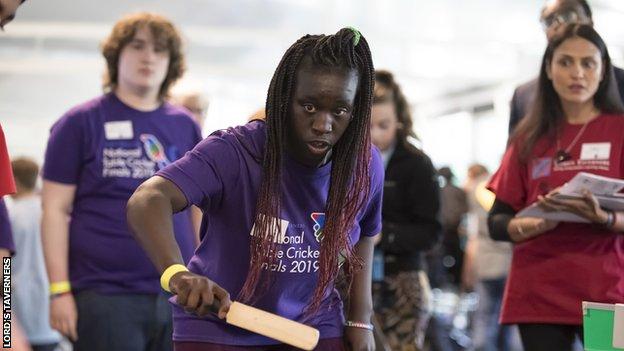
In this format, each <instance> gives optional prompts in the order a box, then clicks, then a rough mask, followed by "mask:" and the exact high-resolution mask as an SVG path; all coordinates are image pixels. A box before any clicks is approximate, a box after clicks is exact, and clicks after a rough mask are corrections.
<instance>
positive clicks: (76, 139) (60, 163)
mask: <svg viewBox="0 0 624 351" xmlns="http://www.w3.org/2000/svg"><path fill="white" fill-rule="evenodd" d="M79 117H82V116H78V115H66V116H64V117H62V118H61V119H60V120H59V121H58V122H56V123H55V124H54V125H53V126H52V129H51V130H50V138H49V139H48V146H47V148H46V153H45V159H44V163H43V178H44V179H46V180H51V181H55V182H59V183H65V184H76V183H78V180H79V178H80V171H81V168H82V149H83V145H84V143H83V141H84V135H83V131H82V128H81V125H80V124H79V122H80V120H81V118H79Z"/></svg>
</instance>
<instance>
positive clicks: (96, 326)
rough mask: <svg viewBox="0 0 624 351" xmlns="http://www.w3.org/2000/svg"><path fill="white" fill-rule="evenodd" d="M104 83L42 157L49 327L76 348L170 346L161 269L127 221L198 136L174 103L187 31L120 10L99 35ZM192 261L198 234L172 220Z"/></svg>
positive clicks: (65, 121) (58, 128)
mask: <svg viewBox="0 0 624 351" xmlns="http://www.w3.org/2000/svg"><path fill="white" fill-rule="evenodd" d="M102 54H103V56H104V58H105V59H106V64H107V72H106V74H105V81H104V88H105V94H103V95H101V96H98V97H96V98H94V99H92V100H90V101H87V102H85V103H83V104H80V105H79V106H76V107H74V108H72V109H71V110H69V111H68V112H67V113H66V114H65V115H64V116H63V117H62V118H61V119H59V120H58V121H57V122H56V123H55V124H54V125H53V127H52V129H51V132H50V138H49V140H48V145H47V149H46V155H45V163H44V167H43V189H42V201H43V220H42V237H43V248H44V254H45V259H46V264H47V270H48V275H49V279H50V293H51V296H52V299H51V302H50V319H51V324H52V327H53V328H55V329H56V330H58V331H60V332H61V333H62V334H63V335H65V336H67V337H69V338H70V339H71V340H72V341H73V342H74V350H76V351H80V350H89V351H97V350H171V349H172V342H171V335H172V320H171V307H170V305H169V303H168V301H167V296H166V295H165V294H163V292H162V291H161V289H160V285H159V275H158V272H157V271H156V270H155V269H154V266H153V265H152V264H151V263H150V261H149V259H148V257H147V255H146V254H145V253H144V251H143V250H142V249H141V248H140V246H139V245H138V243H137V242H136V241H135V240H134V238H133V237H132V235H131V234H130V231H129V229H128V226H127V222H126V215H125V208H126V203H127V200H128V199H129V198H130V196H131V195H132V193H133V192H134V190H135V189H136V188H137V187H138V186H139V185H140V184H141V183H142V182H143V181H144V180H146V179H148V178H149V177H151V176H152V175H154V174H155V173H156V172H157V171H159V170H160V169H163V168H165V167H166V166H167V165H169V164H170V163H172V162H173V161H175V160H176V159H178V158H180V157H181V156H183V155H184V154H185V153H186V152H187V151H190V150H191V149H192V148H193V147H194V146H195V144H196V143H198V142H199V141H200V140H201V133H200V130H199V127H198V126H197V124H196V123H195V122H194V121H193V119H192V117H191V116H190V115H189V114H188V112H187V111H186V110H184V109H181V108H178V107H174V106H173V105H171V104H170V103H168V102H166V98H167V97H168V93H169V89H170V87H171V86H172V84H173V83H174V82H175V81H176V80H177V79H178V78H180V77H181V76H182V74H183V72H184V69H185V61H184V56H183V52H182V41H181V38H180V34H179V32H178V30H177V29H176V28H175V26H174V25H173V24H172V23H171V22H170V21H169V20H168V19H166V18H164V17H162V16H159V15H155V14H151V13H137V14H132V15H128V16H126V17H124V18H122V19H121V20H119V21H118V22H117V23H116V24H115V26H114V27H113V29H112V32H111V34H110V35H109V36H108V38H107V39H106V40H105V41H104V43H103V45H102ZM173 222H174V228H175V237H176V240H177V242H178V245H179V247H180V250H181V253H182V257H183V258H184V262H188V260H189V259H190V257H191V256H192V254H193V251H194V249H195V247H196V243H197V241H198V239H197V238H196V235H194V231H193V226H192V224H191V220H190V215H189V214H188V213H179V214H177V215H176V216H175V218H174V219H173Z"/></svg>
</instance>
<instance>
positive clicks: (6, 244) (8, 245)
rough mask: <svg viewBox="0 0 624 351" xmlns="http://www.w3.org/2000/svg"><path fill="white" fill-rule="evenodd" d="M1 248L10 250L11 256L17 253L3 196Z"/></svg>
mask: <svg viewBox="0 0 624 351" xmlns="http://www.w3.org/2000/svg"><path fill="white" fill-rule="evenodd" d="M0 248H2V249H7V250H9V251H10V252H11V254H14V253H15V245H14V244H13V233H12V232H11V222H10V221H9V213H8V212H7V208H6V205H5V204H4V200H3V199H2V196H0Z"/></svg>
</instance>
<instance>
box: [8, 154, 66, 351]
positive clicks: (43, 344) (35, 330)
mask: <svg viewBox="0 0 624 351" xmlns="http://www.w3.org/2000/svg"><path fill="white" fill-rule="evenodd" d="M11 166H12V168H13V175H14V177H15V183H16V186H17V192H16V193H15V194H13V195H11V198H12V201H11V202H9V206H8V207H9V218H10V220H11V227H12V230H13V236H14V240H15V249H16V251H17V252H19V254H18V255H16V256H15V258H14V259H13V264H12V266H13V270H12V274H13V284H14V286H15V293H14V295H13V298H14V300H13V306H14V310H15V313H16V314H17V316H18V317H19V319H20V322H21V324H22V327H23V329H24V332H25V333H26V336H27V338H28V342H29V343H30V345H31V347H32V349H33V351H53V350H54V349H55V348H56V346H57V345H58V342H59V341H60V336H59V334H58V333H57V332H56V331H54V330H53V329H52V328H51V327H50V314H49V312H50V307H49V305H50V304H49V302H50V297H49V290H48V276H47V274H46V270H45V263H44V260H43V250H42V248H41V198H40V195H39V194H38V193H37V189H36V184H37V179H38V176H39V166H38V165H37V163H36V162H34V161H33V160H31V159H28V158H17V159H14V160H13V161H12V162H11Z"/></svg>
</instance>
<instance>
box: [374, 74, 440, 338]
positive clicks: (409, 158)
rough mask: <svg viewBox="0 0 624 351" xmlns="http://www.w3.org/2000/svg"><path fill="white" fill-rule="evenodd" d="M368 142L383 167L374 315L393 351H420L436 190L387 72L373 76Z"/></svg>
mask: <svg viewBox="0 0 624 351" xmlns="http://www.w3.org/2000/svg"><path fill="white" fill-rule="evenodd" d="M371 137H372V142H373V143H374V144H375V146H377V147H378V148H379V149H380V151H381V157H382V159H383V161H384V164H385V167H386V172H385V173H386V177H385V182H384V198H383V210H382V217H383V228H382V233H383V234H382V237H381V242H380V245H379V246H378V251H377V252H376V253H375V254H376V255H377V254H381V255H383V257H384V268H385V277H384V279H383V281H381V282H379V283H377V282H376V283H375V311H376V312H377V317H378V320H379V323H380V324H381V326H382V327H383V333H384V334H385V336H386V339H387V341H388V343H389V344H390V347H391V349H392V350H418V349H420V348H421V347H422V344H423V341H424V337H425V331H426V329H427V324H428V322H429V316H430V308H429V306H430V303H429V302H430V294H431V291H430V290H431V289H430V288H429V281H428V279H427V275H426V273H425V272H424V270H423V269H424V262H423V260H424V257H423V253H424V252H425V251H426V250H428V249H430V248H431V247H432V246H433V245H434V244H435V243H436V242H437V241H438V237H439V235H440V223H439V222H438V220H437V214H438V210H439V207H440V201H439V194H438V193H439V186H438V182H437V180H436V178H437V177H436V171H435V168H434V167H433V165H432V164H431V160H430V159H429V157H427V155H425V153H424V152H422V151H421V150H419V149H417V148H416V147H414V146H413V145H412V144H411V143H410V142H409V140H408V138H410V137H411V138H416V135H415V133H414V131H413V129H412V117H411V114H410V111H409V105H408V104H407V100H406V99H405V97H404V96H403V93H402V92H401V88H400V87H399V85H398V84H397V83H396V81H395V80H394V76H393V75H392V73H390V72H387V71H377V72H375V90H374V99H373V108H372V113H371Z"/></svg>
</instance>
